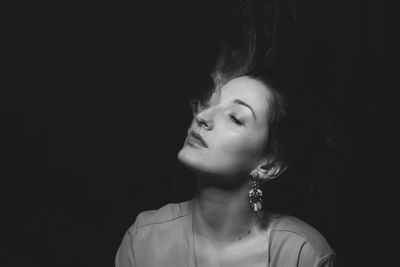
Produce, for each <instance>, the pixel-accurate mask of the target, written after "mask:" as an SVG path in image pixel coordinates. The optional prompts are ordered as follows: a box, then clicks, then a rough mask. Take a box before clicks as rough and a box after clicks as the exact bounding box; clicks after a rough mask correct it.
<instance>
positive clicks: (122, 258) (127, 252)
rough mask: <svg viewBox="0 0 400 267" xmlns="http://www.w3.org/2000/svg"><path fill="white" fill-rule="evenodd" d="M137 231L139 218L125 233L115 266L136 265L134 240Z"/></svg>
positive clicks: (128, 266)
mask: <svg viewBox="0 0 400 267" xmlns="http://www.w3.org/2000/svg"><path fill="white" fill-rule="evenodd" d="M136 232H137V219H136V221H135V223H134V224H133V225H132V226H131V227H130V228H129V230H128V231H127V232H126V233H125V235H124V237H123V239H122V242H121V245H120V246H119V248H118V251H117V255H116V256H115V267H135V266H136V265H135V256H134V253H133V240H134V237H135V235H136Z"/></svg>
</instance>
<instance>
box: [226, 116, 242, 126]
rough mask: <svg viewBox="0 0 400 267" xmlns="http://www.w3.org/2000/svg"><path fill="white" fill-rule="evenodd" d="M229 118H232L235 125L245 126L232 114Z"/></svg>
mask: <svg viewBox="0 0 400 267" xmlns="http://www.w3.org/2000/svg"><path fill="white" fill-rule="evenodd" d="M229 117H230V118H231V120H232V121H233V123H235V124H237V125H240V126H241V125H243V123H242V122H241V121H240V120H238V119H237V118H236V117H235V116H233V115H232V114H229Z"/></svg>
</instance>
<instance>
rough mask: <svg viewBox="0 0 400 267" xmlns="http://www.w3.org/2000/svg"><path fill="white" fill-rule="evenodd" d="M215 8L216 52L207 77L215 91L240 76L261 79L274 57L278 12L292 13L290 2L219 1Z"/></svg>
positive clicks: (280, 0)
mask: <svg viewBox="0 0 400 267" xmlns="http://www.w3.org/2000/svg"><path fill="white" fill-rule="evenodd" d="M216 6H217V9H219V11H218V12H219V13H220V20H219V25H218V30H217V34H218V39H219V42H220V50H219V54H218V57H217V60H216V63H215V67H214V70H213V72H212V75H211V76H212V79H213V82H214V86H215V89H219V88H221V87H222V86H223V85H224V84H226V83H227V82H229V81H230V80H232V79H234V78H236V77H240V76H244V75H252V76H255V77H257V76H261V77H263V78H264V79H263V80H265V78H266V73H267V72H268V71H269V69H270V68H271V66H272V65H273V63H274V62H275V58H276V36H277V29H278V27H279V21H280V13H281V11H282V10H283V9H285V10H289V13H291V14H294V1H293V0H222V1H218V2H217V4H216ZM293 18H295V16H294V15H293Z"/></svg>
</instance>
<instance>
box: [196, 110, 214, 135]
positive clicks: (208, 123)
mask: <svg viewBox="0 0 400 267" xmlns="http://www.w3.org/2000/svg"><path fill="white" fill-rule="evenodd" d="M210 115H211V114H209V111H208V109H207V110H203V111H200V112H199V113H197V114H196V116H195V120H196V123H197V125H198V126H199V127H200V128H205V129H206V130H211V129H212V128H213V122H212V119H211V116H210Z"/></svg>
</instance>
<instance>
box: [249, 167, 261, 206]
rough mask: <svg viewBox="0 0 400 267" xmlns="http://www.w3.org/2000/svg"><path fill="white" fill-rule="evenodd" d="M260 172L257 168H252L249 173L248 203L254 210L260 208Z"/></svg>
mask: <svg viewBox="0 0 400 267" xmlns="http://www.w3.org/2000/svg"><path fill="white" fill-rule="evenodd" d="M259 177H260V174H259V173H258V171H257V170H254V171H252V172H251V173H250V190H249V198H250V205H251V207H252V208H253V209H254V211H258V210H261V209H262V204H261V202H262V200H261V197H262V190H261V189H260V180H259Z"/></svg>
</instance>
